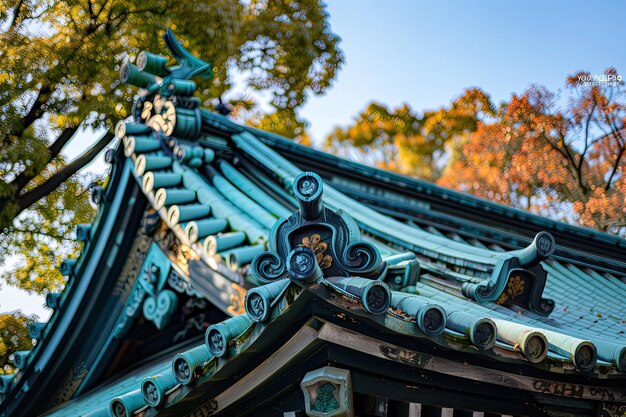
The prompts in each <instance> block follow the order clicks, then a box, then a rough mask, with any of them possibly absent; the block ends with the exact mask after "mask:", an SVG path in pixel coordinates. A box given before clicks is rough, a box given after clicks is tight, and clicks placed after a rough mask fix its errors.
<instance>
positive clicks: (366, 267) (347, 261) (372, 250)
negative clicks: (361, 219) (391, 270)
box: [341, 241, 382, 274]
mask: <svg viewBox="0 0 626 417" xmlns="http://www.w3.org/2000/svg"><path fill="white" fill-rule="evenodd" d="M381 261H382V258H381V256H380V253H379V252H378V249H377V248H376V247H375V246H374V245H372V244H371V243H369V242H365V241H359V242H354V243H351V244H350V245H348V246H346V249H345V251H344V252H343V258H342V262H341V264H342V265H341V266H342V267H343V269H345V270H346V271H348V272H350V273H352V274H370V273H372V272H374V271H375V270H376V268H378V267H379V266H380V263H381Z"/></svg>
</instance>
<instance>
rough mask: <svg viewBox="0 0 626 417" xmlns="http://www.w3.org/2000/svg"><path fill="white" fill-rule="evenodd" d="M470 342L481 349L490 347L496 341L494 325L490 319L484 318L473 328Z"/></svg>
mask: <svg viewBox="0 0 626 417" xmlns="http://www.w3.org/2000/svg"><path fill="white" fill-rule="evenodd" d="M471 340H472V343H474V345H475V346H477V347H480V348H481V349H490V348H491V347H492V346H493V344H494V343H495V341H496V327H495V325H494V324H493V322H492V321H491V320H487V319H484V320H483V321H481V322H480V323H478V325H477V326H476V327H475V328H474V331H473V333H472V335H471Z"/></svg>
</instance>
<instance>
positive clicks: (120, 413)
mask: <svg viewBox="0 0 626 417" xmlns="http://www.w3.org/2000/svg"><path fill="white" fill-rule="evenodd" d="M111 411H112V412H113V415H114V416H115V417H127V414H126V407H124V404H122V402H121V401H114V402H113V403H112V404H111Z"/></svg>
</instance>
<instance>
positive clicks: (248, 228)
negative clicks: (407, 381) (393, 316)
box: [22, 125, 626, 415]
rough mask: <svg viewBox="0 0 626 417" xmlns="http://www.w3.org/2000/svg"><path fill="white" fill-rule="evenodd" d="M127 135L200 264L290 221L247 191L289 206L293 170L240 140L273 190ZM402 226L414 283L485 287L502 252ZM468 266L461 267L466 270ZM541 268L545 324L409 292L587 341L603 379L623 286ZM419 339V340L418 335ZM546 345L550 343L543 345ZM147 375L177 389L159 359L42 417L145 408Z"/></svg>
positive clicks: (247, 137) (241, 249)
mask: <svg viewBox="0 0 626 417" xmlns="http://www.w3.org/2000/svg"><path fill="white" fill-rule="evenodd" d="M133 129H134V130H133ZM126 131H127V133H128V132H129V131H130V132H132V133H135V135H134V136H130V134H129V135H128V136H126V135H125V136H123V137H121V139H122V142H123V146H124V151H125V154H126V156H127V157H129V158H131V160H132V161H133V164H134V166H135V176H136V178H137V180H138V181H139V184H141V186H142V190H143V191H144V193H145V194H146V196H147V197H148V199H149V201H150V203H151V205H152V206H153V207H154V208H155V209H157V210H158V211H159V214H160V215H161V217H162V218H163V219H164V220H165V222H166V223H167V224H168V226H169V227H170V228H171V229H172V230H173V231H174V233H175V234H176V235H177V237H179V239H181V241H182V242H183V243H187V244H188V245H189V246H190V247H192V249H194V250H195V251H196V252H197V253H198V254H199V255H200V256H201V258H202V259H204V260H205V261H206V262H207V263H208V264H209V265H213V264H214V261H213V259H214V256H216V254H217V256H221V257H222V258H223V259H224V260H225V261H226V263H227V264H229V266H231V267H232V269H237V268H238V267H240V266H242V265H245V264H247V263H249V262H250V261H251V259H252V258H253V257H254V256H255V255H256V254H257V253H259V252H260V251H261V250H263V243H262V242H263V239H265V238H266V236H267V234H268V232H269V229H270V228H271V226H272V225H273V223H274V222H275V220H276V219H277V218H279V217H283V216H288V215H290V214H291V213H292V210H291V209H288V208H286V207H285V206H283V205H281V204H280V203H279V202H278V201H276V200H274V199H272V198H270V197H269V196H268V194H267V193H265V192H264V191H263V190H262V189H261V188H260V187H259V186H258V185H256V184H258V182H257V181H260V182H261V183H262V184H263V186H264V187H267V188H270V189H272V191H273V192H274V193H276V194H279V195H281V196H282V197H284V198H285V199H286V200H288V201H289V200H290V201H293V198H292V197H291V196H290V195H289V194H288V193H287V192H286V191H285V190H288V189H289V188H290V187H289V186H288V185H289V179H290V178H293V177H294V176H295V175H296V174H297V173H298V172H299V171H300V170H299V169H298V168H297V167H295V166H294V165H292V164H291V163H290V162H289V161H287V160H286V159H284V158H283V157H281V156H280V155H278V154H277V153H275V152H274V151H273V150H272V149H270V148H268V147H266V146H265V145H263V144H262V142H261V141H260V140H259V139H257V138H255V137H254V136H252V135H251V134H249V133H244V134H240V135H235V136H233V141H234V142H235V144H236V146H237V147H238V148H239V149H238V151H239V152H243V153H245V154H246V155H247V156H248V157H250V158H251V159H253V160H255V161H257V162H258V163H260V164H261V165H264V166H265V168H267V170H268V171H271V172H273V173H274V174H275V175H276V176H277V177H278V178H279V182H280V181H281V180H282V182H283V183H282V184H279V183H278V182H277V181H276V180H275V179H271V178H270V177H269V176H267V175H266V174H265V173H262V172H260V171H254V181H253V180H252V178H251V176H250V173H249V172H246V170H239V169H236V168H234V167H233V166H232V165H231V164H229V163H228V162H227V161H225V160H223V159H220V158H215V152H214V151H213V150H212V149H210V148H209V147H206V146H205V147H201V146H199V145H197V144H195V145H192V144H188V145H186V144H184V143H182V142H178V141H176V140H173V139H172V138H169V139H167V142H166V143H167V146H169V147H170V148H171V150H172V155H174V156H172V155H170V154H169V153H168V152H165V150H164V147H163V144H162V139H159V138H158V137H157V136H156V135H153V134H152V133H151V132H149V131H145V130H144V128H143V127H142V126H137V125H135V126H134V127H133V125H127V128H126ZM203 143H205V144H207V143H208V142H203ZM199 168H202V169H203V171H204V173H207V172H209V175H208V176H207V175H202V174H200V172H199ZM209 177H210V178H211V179H210V180H209ZM255 183H256V184H255ZM329 191H333V190H332V188H331V187H329V186H327V185H326V184H325V204H326V205H327V206H329V207H330V208H332V209H338V208H343V209H345V210H346V211H347V212H348V213H350V214H353V213H354V214H357V215H356V216H354V217H355V218H357V221H362V220H363V219H365V218H368V216H370V218H376V216H375V215H374V213H373V212H372V211H371V210H370V209H369V208H367V207H364V206H362V205H360V204H359V203H358V202H355V201H354V200H350V199H349V198H347V197H345V196H339V195H338V193H337V192H336V191H333V192H332V193H330V192H329ZM329 194H330V198H328V197H329ZM338 197H339V198H338ZM346 206H348V207H346ZM355 208H356V209H355ZM363 213H365V214H363ZM359 215H360V217H359ZM378 216H380V215H378ZM224 220H225V221H224ZM388 220H389V219H388ZM391 221H393V220H392V219H391ZM403 227H410V228H411V231H412V234H413V236H412V237H413V238H414V239H417V241H418V244H419V242H420V240H421V241H422V242H426V243H427V244H426V245H425V246H426V250H424V251H420V252H421V253H418V255H420V256H419V262H420V268H421V272H420V274H421V276H428V275H430V273H429V271H437V273H439V274H440V273H441V271H442V268H444V270H445V269H446V268H448V267H449V268H450V269H449V271H450V276H451V277H454V278H455V279H459V280H461V281H462V280H464V279H472V278H476V277H478V278H481V279H484V278H485V277H486V276H488V268H485V267H484V266H483V265H481V264H480V262H477V263H473V262H472V259H476V258H475V257H474V254H476V253H478V254H479V255H482V256H484V254H485V253H486V251H489V252H492V253H494V254H497V253H498V251H501V250H502V249H501V248H499V247H497V246H493V245H492V246H491V247H490V248H489V249H487V248H486V247H485V246H484V245H483V244H482V243H481V242H479V241H477V240H475V239H471V240H470V239H468V240H465V239H463V237H461V236H459V235H457V234H447V235H444V234H442V233H441V232H440V231H439V230H437V229H436V228H433V227H425V228H420V227H419V226H417V225H414V224H413V225H410V226H409V225H406V224H404V225H403ZM373 241H374V242H375V243H376V244H377V245H378V247H379V249H380V251H381V253H382V254H383V256H388V255H392V254H394V253H398V252H400V251H406V250H409V249H413V250H415V248H416V243H415V240H412V241H408V242H405V243H406V245H405V247H404V248H401V249H398V246H397V245H386V244H384V243H382V241H381V240H380V239H377V240H373ZM396 243H397V242H396ZM557 244H558V242H557ZM233 245H234V246H233ZM392 246H393V247H392ZM444 247H445V248H446V249H448V250H443V251H440V252H443V256H441V257H439V258H436V257H433V256H430V257H429V256H425V255H424V254H427V255H429V254H435V253H437V252H438V249H442V248H444ZM477 249H479V250H478V251H477ZM416 252H417V251H416ZM455 255H457V256H456V257H455ZM478 258H479V257H478ZM467 259H469V260H470V261H469V262H465V260H467ZM459 262H460V264H459ZM542 264H543V266H544V268H545V269H546V270H547V271H548V274H549V275H548V281H547V285H546V288H545V292H544V297H546V298H552V299H554V300H555V302H556V308H555V310H554V311H553V312H552V314H551V315H550V317H548V318H543V317H540V316H537V315H535V314H533V313H530V312H525V313H524V314H519V313H515V312H513V311H511V310H509V309H506V308H503V307H500V306H498V305H496V304H493V303H488V304H485V305H479V304H477V303H474V302H472V301H470V300H468V299H465V298H463V299H462V298H458V297H456V296H454V295H450V294H448V293H446V292H445V291H442V290H439V289H436V288H433V287H431V286H428V285H427V284H424V283H422V282H418V283H417V287H416V289H417V291H418V293H420V294H422V295H424V296H426V297H428V298H430V301H431V302H432V303H435V304H439V305H440V306H441V307H443V308H444V309H446V310H448V311H455V310H456V311H468V312H471V314H472V315H475V316H476V317H477V318H479V317H488V318H492V319H495V320H498V321H508V322H511V323H517V324H519V325H522V326H521V327H519V329H520V331H522V330H524V326H528V327H530V328H532V329H533V330H536V331H541V330H542V329H543V330H547V331H548V333H549V332H550V331H552V332H556V333H560V334H561V335H564V336H566V337H565V340H567V339H568V338H567V336H572V339H573V338H583V339H586V340H590V341H592V342H593V343H594V345H595V346H596V348H597V349H598V356H599V358H600V359H599V361H598V365H600V366H603V367H604V370H605V371H606V370H607V369H608V368H609V367H610V363H611V362H614V361H615V359H613V360H612V358H613V357H614V355H616V354H620V357H621V356H622V355H624V354H626V348H625V346H626V339H625V336H624V329H626V325H625V323H626V320H625V318H626V315H625V314H624V309H625V308H626V304H625V303H623V302H619V300H626V285H625V284H624V283H623V282H621V281H620V280H619V279H617V278H615V277H612V276H610V275H607V274H604V275H600V274H598V273H597V272H595V271H593V270H589V269H588V270H585V271H582V270H580V269H579V268H577V267H575V266H573V265H571V264H563V263H560V262H557V261H555V260H548V261H544V262H543V263H542ZM458 271H462V272H463V273H459V272H458ZM528 327H527V328H526V329H528ZM445 332H449V333H451V334H454V335H456V336H459V333H457V332H455V331H454V330H451V329H445ZM42 333H43V334H45V332H42ZM416 334H417V335H419V334H420V332H419V330H416ZM422 336H423V337H427V336H425V335H423V334H422ZM548 341H549V342H551V343H552V342H553V340H551V338H550V337H548ZM554 343H557V342H556V341H554ZM559 343H560V342H559ZM497 345H498V346H500V347H503V348H504V349H509V350H513V346H511V344H510V343H506V342H503V341H500V340H499V341H498V342H497ZM198 349H200V351H202V352H203V353H202V354H204V355H209V356H207V358H206V359H207V360H208V359H209V358H210V353H209V351H208V348H207V349H205V350H206V351H204V350H203V349H202V348H201V347H198V348H195V350H196V351H198ZM554 350H555V349H551V351H550V353H549V358H551V360H553V361H556V362H560V363H561V364H562V365H563V367H565V368H569V369H572V368H573V365H572V364H571V361H570V360H569V358H567V357H565V356H563V355H562V354H563V351H561V354H559V353H557V352H556V351H554ZM566 350H567V349H566ZM616 352H617V353H616ZM22 354H27V352H23V353H22ZM26 362H27V361H25V363H26ZM596 369H597V368H596ZM622 371H624V369H622ZM612 372H614V371H612ZM146 375H151V376H153V378H155V379H156V380H158V381H160V382H159V385H161V384H166V386H162V387H161V388H162V389H163V390H164V391H168V390H169V389H171V388H173V387H174V386H175V385H176V384H178V383H179V382H178V381H177V380H176V379H175V377H174V374H173V371H172V364H171V361H169V360H168V361H166V362H165V363H159V364H157V365H152V366H150V367H147V368H144V369H141V370H136V371H134V372H133V373H132V374H131V375H130V376H128V377H126V378H125V379H124V380H122V381H116V382H115V383H113V384H112V385H111V386H109V387H107V388H105V389H99V390H97V391H96V392H93V393H91V394H88V395H87V396H85V397H83V398H81V399H78V400H74V401H73V402H72V403H71V404H68V405H67V406H65V407H63V408H62V409H60V410H59V411H57V412H55V413H53V414H51V415H67V413H71V414H72V415H109V414H110V413H111V412H112V411H111V410H110V403H111V401H112V400H113V399H117V400H118V401H117V404H120V403H123V404H124V406H125V407H127V411H130V412H133V411H136V410H138V409H141V408H144V407H147V404H146V402H145V401H144V400H143V396H142V393H141V389H140V387H139V385H140V383H141V381H142V380H144V377H145V376H146ZM168 385H169V386H168ZM113 415H114V414H113Z"/></svg>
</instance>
